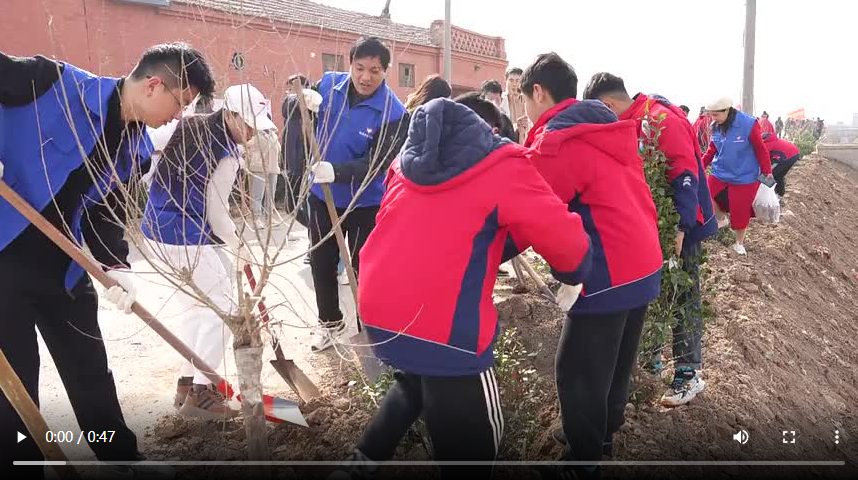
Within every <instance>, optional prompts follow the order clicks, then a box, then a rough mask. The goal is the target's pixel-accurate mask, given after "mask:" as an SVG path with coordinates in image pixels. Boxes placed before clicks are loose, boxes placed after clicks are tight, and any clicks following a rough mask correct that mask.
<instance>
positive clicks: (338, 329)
mask: <svg viewBox="0 0 858 480" xmlns="http://www.w3.org/2000/svg"><path fill="white" fill-rule="evenodd" d="M345 330H346V322H343V321H340V322H339V323H337V324H336V325H335V326H333V327H324V328H322V338H320V339H319V341H318V342H316V344H315V345H313V346H312V347H310V349H311V350H312V351H313V353H319V352H323V351H325V350H327V349H329V348H331V347H332V346H333V345H334V344H335V343H337V341H338V340H339V337H340V335H341V334H342V333H343V332H344V331H345Z"/></svg>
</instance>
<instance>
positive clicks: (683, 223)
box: [620, 93, 718, 241]
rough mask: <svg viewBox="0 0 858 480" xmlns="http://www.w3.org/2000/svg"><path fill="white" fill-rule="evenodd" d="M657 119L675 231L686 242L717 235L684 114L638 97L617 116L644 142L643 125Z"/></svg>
mask: <svg viewBox="0 0 858 480" xmlns="http://www.w3.org/2000/svg"><path fill="white" fill-rule="evenodd" d="M658 118H661V123H660V124H659V125H660V127H661V133H660V135H659V137H658V148H659V150H661V152H662V153H664V156H665V157H666V158H667V162H668V165H669V166H670V169H669V170H668V171H667V180H668V182H670V185H671V186H672V187H673V203H674V205H675V207H676V211H677V213H679V227H680V228H681V229H682V231H684V232H685V235H686V237H687V238H688V239H689V241H700V240H704V239H706V238H709V237H712V236H714V235H715V234H716V233H717V232H718V222H717V220H715V212H714V209H713V207H712V197H711V196H710V195H709V184H708V182H707V181H706V171H705V170H704V168H703V162H702V161H701V158H702V155H701V153H700V146H699V145H698V144H697V142H696V141H695V137H694V131H693V130H692V128H691V124H690V123H689V122H688V118H686V116H685V112H683V111H682V110H680V109H679V107H677V106H675V105H673V104H671V103H670V102H669V101H668V100H667V99H666V98H664V97H660V96H658V95H653V96H647V95H644V94H643V93H638V94H637V95H635V97H634V102H633V103H632V105H631V106H630V107H629V108H628V109H627V110H626V111H625V112H623V113H622V114H621V115H620V120H634V121H635V122H636V124H637V135H638V138H639V139H644V141H646V140H647V139H646V138H645V134H646V133H647V132H644V131H643V128H642V124H643V121H644V120H645V119H646V120H647V121H648V122H655V121H656V120H655V119H658Z"/></svg>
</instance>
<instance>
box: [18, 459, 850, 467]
mask: <svg viewBox="0 0 858 480" xmlns="http://www.w3.org/2000/svg"><path fill="white" fill-rule="evenodd" d="M110 463H111V465H172V466H180V467H182V466H187V467H192V466H233V467H241V466H254V465H271V466H278V465H280V466H341V465H343V462H342V461H266V462H261V461H226V460H223V461H221V460H212V461H202V460H200V461H176V462H171V461H153V460H147V461H142V462H110ZM360 463H365V464H367V465H379V466H386V465H389V466H415V467H416V466H432V465H444V466H468V465H496V466H497V465H506V466H521V465H545V466H550V465H583V466H587V465H593V462H566V461H563V462H561V461H512V460H501V461H495V462H490V461H484V462H435V461H431V460H425V461H423V460H415V461H391V462H378V463H371V462H349V464H360ZM12 464H13V465H15V466H21V467H24V466H62V465H71V466H97V465H104V462H100V461H97V460H83V461H67V462H66V461H46V460H40V461H15V462H12ZM599 465H605V466H629V467H633V466H642V467H643V466H646V467H670V466H677V467H684V466H698V467H708V466H735V467H762V466H767V467H842V466H844V465H846V462H845V461H843V460H834V461H770V460H749V461H699V462H698V461H669V460H640V461H639V460H634V461H632V460H628V461H613V460H612V461H604V462H599Z"/></svg>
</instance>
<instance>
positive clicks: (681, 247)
mask: <svg viewBox="0 0 858 480" xmlns="http://www.w3.org/2000/svg"><path fill="white" fill-rule="evenodd" d="M584 98H585V99H595V100H601V101H602V102H604V103H605V105H607V106H608V108H610V109H611V110H613V111H614V113H616V114H617V116H618V117H619V119H620V120H628V119H631V120H634V121H635V122H636V124H637V136H638V138H639V139H640V141H641V142H643V143H646V144H648V143H649V142H650V141H651V140H650V136H651V134H652V132H650V131H649V130H647V129H645V128H644V124H645V123H646V124H647V125H652V126H656V125H657V126H658V128H660V134H659V136H658V145H657V146H658V149H659V150H661V152H662V153H664V156H665V158H666V159H667V163H668V166H669V170H668V171H667V179H668V181H669V182H670V184H671V186H672V187H673V204H674V206H675V208H676V212H677V213H678V214H679V225H678V226H679V231H678V232H677V234H676V248H675V255H676V256H677V257H679V258H681V259H682V262H681V263H682V268H683V269H684V270H685V271H686V272H687V273H688V276H689V278H690V279H691V281H692V282H694V287H693V288H692V289H691V291H690V292H689V293H688V294H687V295H686V296H685V297H684V298H680V299H678V300H677V301H678V302H680V303H681V304H683V305H693V306H694V307H695V310H696V311H693V313H691V314H689V315H687V316H686V317H685V318H678V319H676V324H675V325H674V327H673V356H674V375H673V382H671V385H670V388H669V389H668V391H667V393H665V394H664V396H662V397H661V403H662V405H665V406H668V407H676V406H680V405H685V404H686V403H688V402H690V401H691V400H693V399H694V397H696V396H697V395H698V394H699V393H700V392H702V391H703V389H704V388H705V386H706V383H705V382H704V381H703V379H701V378H700V374H699V372H700V369H701V367H702V366H703V353H702V345H701V337H702V334H703V318H702V316H701V315H700V309H701V308H702V303H701V298H700V268H699V263H698V257H700V254H701V253H702V252H703V246H702V242H703V240H705V239H707V238H710V237H712V236H714V235H715V234H716V233H717V232H718V222H717V220H715V214H714V212H713V209H712V199H711V197H710V195H709V187H708V185H707V183H706V181H705V179H706V171H705V170H704V169H703V163H702V162H701V160H700V157H701V154H700V149H699V147H698V145H697V142H696V141H695V138H694V132H693V131H692V130H691V124H690V123H688V118H687V117H686V116H685V112H684V111H682V110H681V109H679V108H677V107H676V106H675V105H673V104H671V103H670V102H669V101H668V100H667V99H665V98H664V97H660V96H658V95H653V96H647V95H644V94H643V93H638V94H636V95H635V96H634V98H632V97H630V96H629V94H628V92H627V91H626V86H625V83H624V82H623V79H622V78H620V77H618V76H616V75H612V74H610V73H605V72H602V73H597V74H595V75H593V78H592V79H590V83H589V84H587V88H586V89H585V90H584ZM700 179H703V180H704V181H702V182H701V181H700Z"/></svg>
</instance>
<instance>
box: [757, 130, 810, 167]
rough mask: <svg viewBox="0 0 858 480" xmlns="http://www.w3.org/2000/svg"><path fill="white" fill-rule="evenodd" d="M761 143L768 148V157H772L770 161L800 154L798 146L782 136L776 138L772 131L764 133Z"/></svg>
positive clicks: (786, 158)
mask: <svg viewBox="0 0 858 480" xmlns="http://www.w3.org/2000/svg"><path fill="white" fill-rule="evenodd" d="M763 143H765V144H766V148H767V149H768V150H769V158H771V159H772V163H777V162H782V161H784V160H789V159H790V158H792V157H799V156H801V150H799V149H798V147H796V146H795V145H793V144H792V143H790V142H788V141H786V140H784V139H782V138H778V136H777V135H775V134H773V133H764V134H763Z"/></svg>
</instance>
